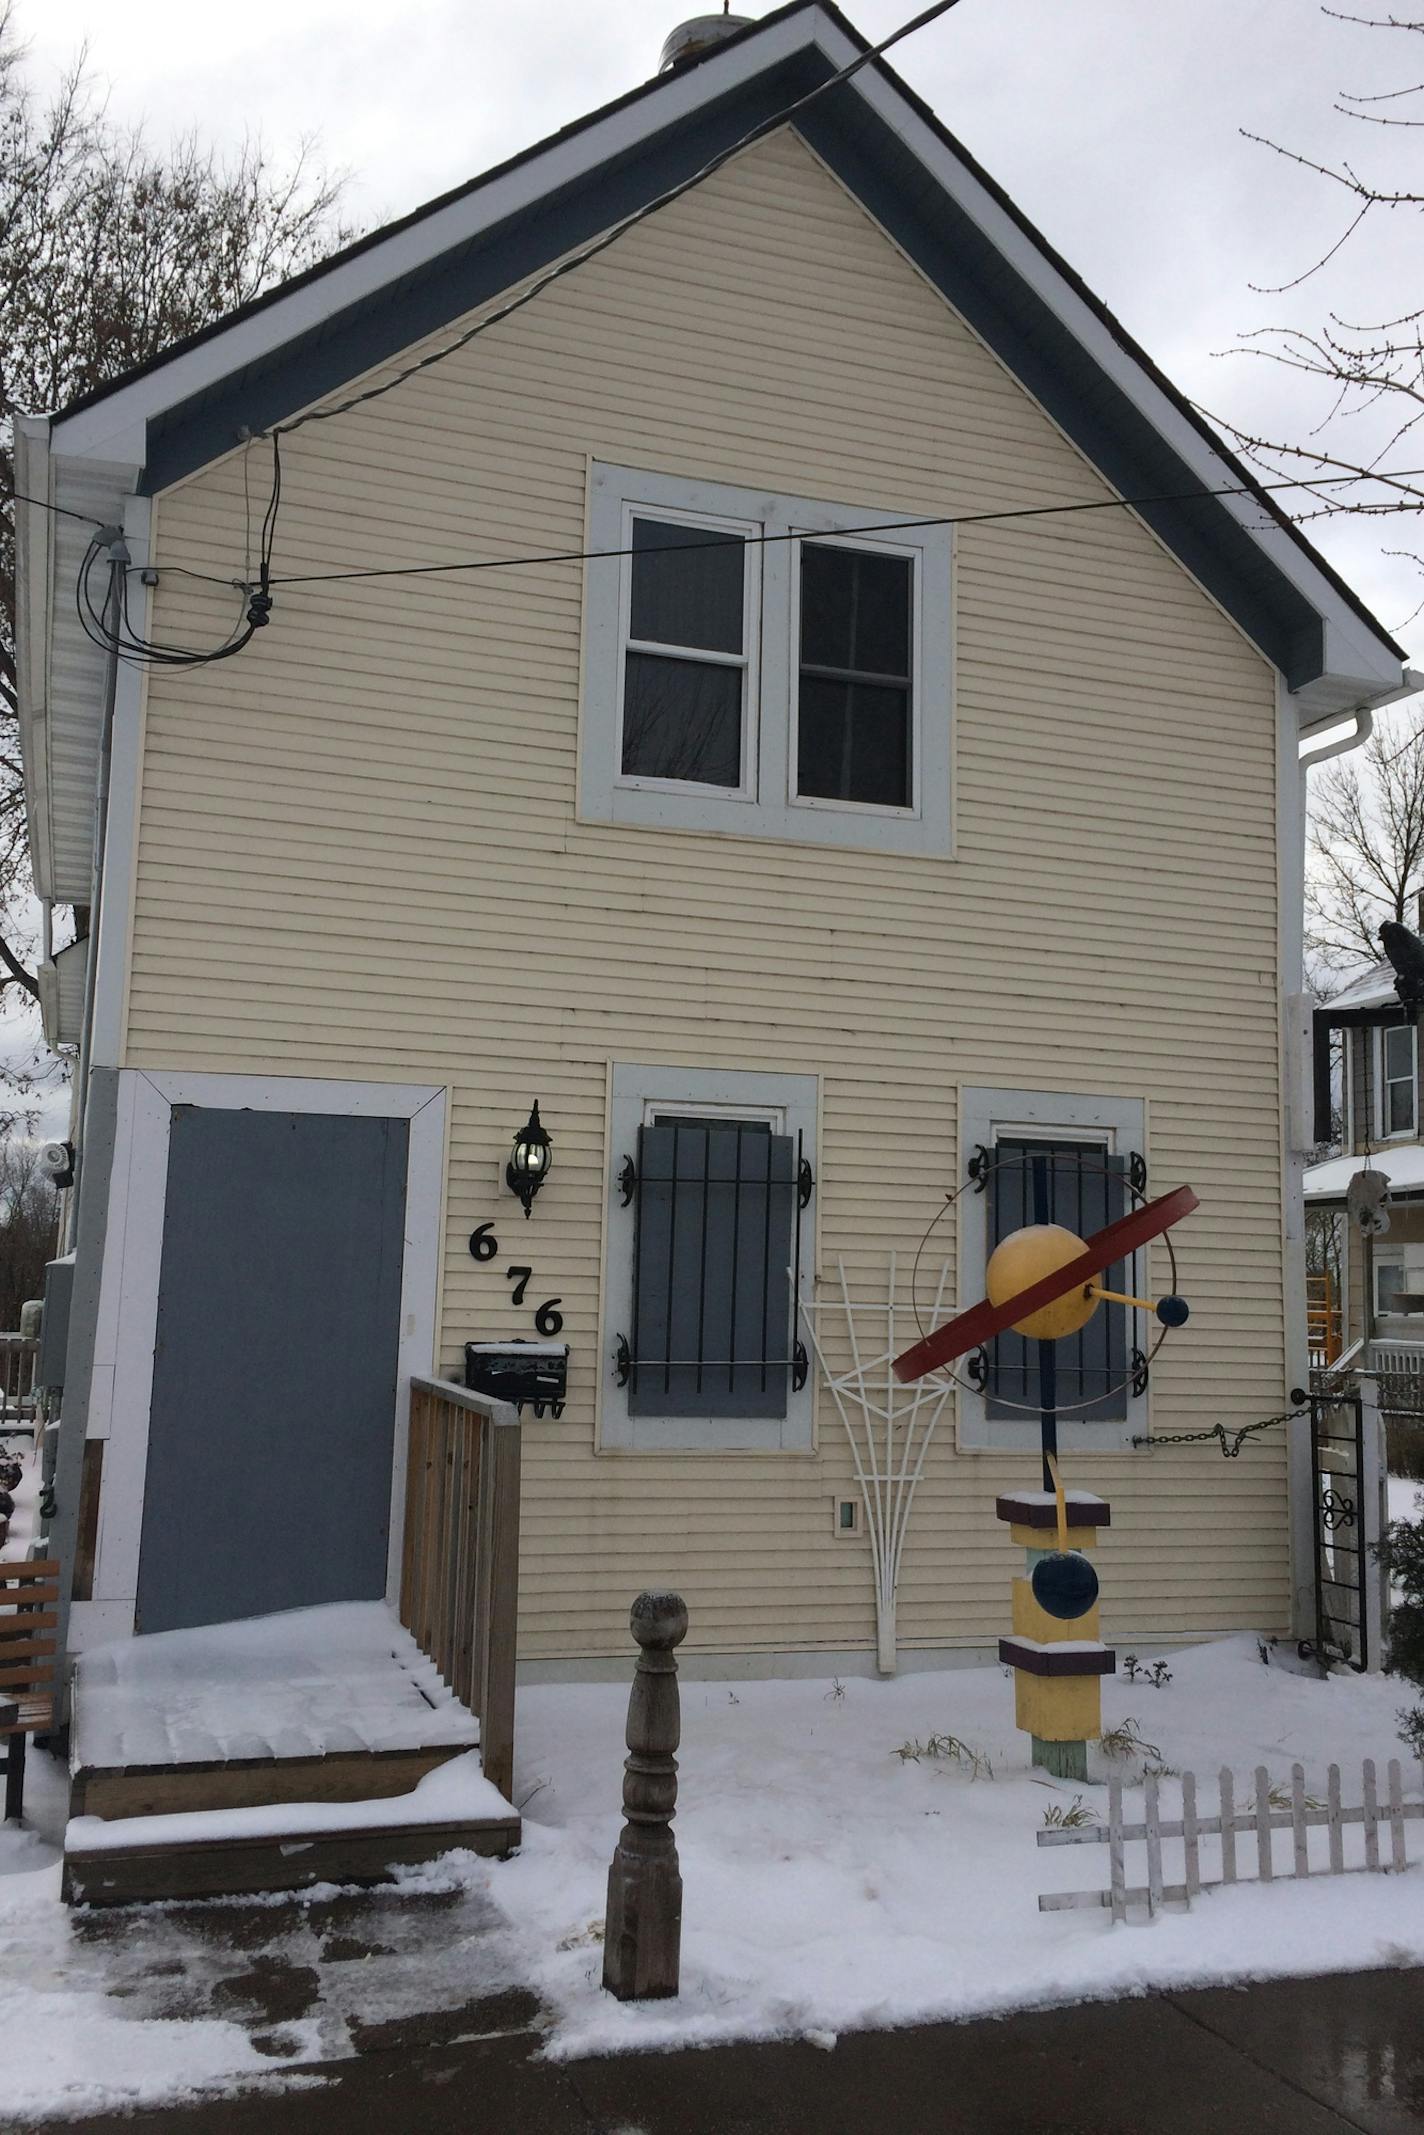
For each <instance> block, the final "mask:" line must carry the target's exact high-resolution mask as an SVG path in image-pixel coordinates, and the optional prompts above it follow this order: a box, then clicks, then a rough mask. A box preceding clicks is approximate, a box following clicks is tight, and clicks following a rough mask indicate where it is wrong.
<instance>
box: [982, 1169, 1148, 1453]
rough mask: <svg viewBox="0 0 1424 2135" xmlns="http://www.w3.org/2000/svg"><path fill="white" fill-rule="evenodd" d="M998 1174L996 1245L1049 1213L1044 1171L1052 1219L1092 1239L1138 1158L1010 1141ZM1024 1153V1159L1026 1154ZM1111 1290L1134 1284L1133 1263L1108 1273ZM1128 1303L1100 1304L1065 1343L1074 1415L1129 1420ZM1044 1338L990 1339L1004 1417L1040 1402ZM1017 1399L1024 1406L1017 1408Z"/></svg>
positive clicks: (992, 1209) (1065, 1375)
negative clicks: (1041, 1196)
mask: <svg viewBox="0 0 1424 2135" xmlns="http://www.w3.org/2000/svg"><path fill="white" fill-rule="evenodd" d="M994 1156H995V1160H996V1167H997V1168H996V1169H995V1170H994V1171H993V1172H992V1173H991V1175H990V1180H989V1250H990V1251H991V1252H992V1251H993V1249H994V1247H995V1246H996V1245H997V1244H998V1242H999V1240H1000V1239H1001V1238H1004V1237H1007V1236H1008V1234H1009V1232H1010V1231H1016V1230H1018V1229H1019V1228H1020V1226H1021V1225H1023V1224H1025V1223H1037V1222H1040V1221H1042V1220H1044V1219H1043V1216H1042V1215H1041V1213H1040V1210H1039V1206H1038V1201H1037V1198H1036V1191H1035V1172H1036V1171H1038V1172H1039V1173H1040V1175H1041V1177H1042V1182H1043V1187H1044V1190H1045V1193H1046V1196H1047V1204H1048V1206H1047V1221H1048V1222H1050V1223H1061V1224H1062V1225H1063V1227H1064V1229H1065V1230H1070V1231H1076V1233H1077V1235H1078V1236H1079V1237H1080V1238H1090V1237H1091V1236H1092V1234H1093V1232H1094V1231H1100V1230H1102V1229H1103V1227H1104V1225H1105V1224H1108V1223H1113V1222H1115V1221H1116V1220H1117V1218H1118V1217H1119V1216H1121V1215H1125V1214H1126V1212H1127V1207H1128V1191H1127V1171H1128V1163H1129V1159H1128V1158H1127V1157H1125V1156H1110V1155H1109V1154H1108V1153H1107V1151H1106V1150H1104V1149H1103V1147H1102V1146H1101V1144H1100V1143H1091V1142H1069V1141H1028V1140H1020V1141H1000V1142H999V1143H998V1144H997V1146H996V1148H995V1151H994ZM1020 1159H1022V1161H1020ZM1099 1279H1100V1281H1101V1282H1102V1283H1103V1285H1104V1287H1105V1288H1106V1289H1109V1290H1128V1289H1131V1287H1132V1268H1131V1263H1130V1262H1123V1261H1119V1262H1118V1263H1117V1264H1116V1265H1115V1266H1113V1267H1111V1268H1108V1269H1106V1270H1105V1271H1104V1273H1103V1274H1102V1276H1101V1277H1100V1278H1099ZM1128 1332H1129V1328H1128V1308H1127V1307H1126V1306H1124V1305H1099V1307H1098V1309H1097V1311H1096V1312H1095V1313H1094V1314H1093V1317H1092V1318H1091V1319H1090V1320H1089V1322H1088V1324H1087V1326H1086V1327H1084V1328H1083V1329H1082V1330H1081V1331H1080V1332H1079V1333H1078V1334H1075V1335H1069V1336H1067V1337H1066V1338H1065V1339H1064V1340H1063V1341H1061V1342H1058V1343H1056V1344H1055V1345H1054V1346H1055V1349H1056V1352H1057V1365H1058V1406H1059V1409H1060V1411H1065V1412H1067V1411H1071V1417H1070V1420H1071V1421H1074V1422H1081V1421H1088V1422H1098V1423H1109V1422H1120V1421H1121V1420H1122V1419H1123V1418H1125V1417H1126V1415H1127V1399H1128V1388H1127V1386H1126V1385H1125V1384H1124V1383H1123V1382H1124V1381H1125V1379H1126V1377H1127V1369H1128V1348H1129V1343H1128ZM1038 1399H1039V1393H1038V1345H1037V1344H1036V1343H1035V1342H1032V1341H1026V1340H1025V1339H1024V1337H1023V1336H1022V1335H1021V1334H1001V1335H1000V1336H999V1337H998V1339H997V1340H996V1341H994V1342H991V1343H990V1345H989V1377H988V1382H987V1385H986V1388H985V1402H986V1410H987V1414H988V1416H989V1417H990V1419H991V1420H994V1421H1004V1420H1007V1419H1008V1418H1010V1417H1014V1416H1018V1415H1021V1414H1022V1412H1023V1410H1024V1409H1025V1408H1028V1409H1032V1410H1035V1411H1036V1410H1037V1407H1038ZM1010 1403H1016V1404H1017V1406H1016V1407H1010V1406H1009V1404H1010Z"/></svg>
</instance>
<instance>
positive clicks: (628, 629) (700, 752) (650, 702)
mask: <svg viewBox="0 0 1424 2135" xmlns="http://www.w3.org/2000/svg"><path fill="white" fill-rule="evenodd" d="M625 526H626V532H627V541H626V544H625V545H626V547H627V549H628V551H629V554H628V557H627V559H626V560H627V566H628V568H627V571H626V572H625V574H624V575H625V582H626V589H627V617H626V624H625V631H624V654H623V704H622V721H621V748H620V751H619V763H620V766H621V771H622V776H623V777H624V778H627V779H636V780H640V781H644V780H653V781H656V782H657V783H659V784H675V785H695V786H710V787H713V788H716V789H718V790H720V791H722V792H724V793H734V794H741V793H744V792H745V791H746V775H747V770H748V764H749V759H750V755H751V750H750V748H749V747H748V739H749V737H748V734H747V721H748V714H749V712H750V711H751V710H753V709H754V708H755V703H756V686H755V685H756V646H757V635H758V633H757V594H758V591H759V580H758V574H757V572H756V570H755V569H754V562H755V553H754V551H753V550H752V549H750V548H749V547H748V546H747V543H746V540H745V538H744V535H743V533H741V532H739V531H738V530H737V529H734V528H732V527H728V526H715V525H713V524H712V523H711V522H710V521H708V520H702V521H695V520H694V521H688V520H685V519H671V518H660V519H655V518H652V517H651V516H649V515H648V514H646V513H643V512H639V511H635V510H633V509H631V508H630V509H629V510H628V512H627V513H626V518H625Z"/></svg>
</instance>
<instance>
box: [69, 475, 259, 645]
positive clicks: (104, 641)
mask: <svg viewBox="0 0 1424 2135" xmlns="http://www.w3.org/2000/svg"><path fill="white" fill-rule="evenodd" d="M281 504H282V450H281V444H280V442H279V440H278V439H277V438H276V437H274V438H273V439H272V488H271V493H270V495H269V497H268V500H267V510H266V512H265V513H264V515H263V519H262V530H261V536H260V539H259V544H258V571H257V582H256V584H255V585H254V584H251V583H249V582H246V581H240V580H227V581H226V583H227V584H228V585H229V586H230V587H231V588H232V589H233V590H234V591H235V592H239V593H240V594H241V595H242V599H243V612H242V615H241V616H240V617H239V619H238V620H237V622H235V623H234V625H233V627H232V629H231V630H230V631H229V633H228V635H227V637H226V638H225V639H224V640H223V642H222V643H221V644H220V645H215V646H194V645H165V644H161V643H159V642H157V641H156V640H154V639H152V638H147V637H143V636H141V635H140V633H139V631H138V630H137V629H136V628H135V625H134V620H133V617H132V616H131V615H130V613H129V577H130V574H131V571H132V569H133V568H134V567H133V566H132V565H131V564H130V563H129V562H128V559H127V558H126V557H125V558H120V559H117V560H118V561H120V563H121V564H122V565H123V568H122V569H121V571H120V574H119V575H120V580H121V590H120V597H119V601H118V604H117V607H118V612H117V614H116V616H115V618H114V623H113V625H112V627H111V626H110V624H109V622H108V620H107V616H106V612H105V611H101V610H100V609H98V608H96V607H95V605H94V597H93V593H92V591H91V579H92V575H93V570H94V565H95V564H96V562H97V561H98V559H99V557H100V555H101V554H102V553H103V549H104V543H103V542H102V541H101V540H99V539H97V538H94V539H91V541H90V543H89V546H88V548H87V549H86V550H85V552H84V559H83V562H82V563H81V564H80V566H79V575H78V578H77V580H76V583H75V589H74V605H75V611H76V613H77V614H78V617H79V624H80V628H81V629H82V630H83V632H84V635H85V636H86V637H87V638H88V639H89V640H90V641H91V643H93V644H95V645H98V646H99V647H100V648H101V649H102V650H103V651H105V652H107V653H110V654H113V655H114V656H115V657H117V658H119V659H122V660H131V661H135V662H138V663H140V664H142V665H144V666H148V667H209V666H211V665H213V664H214V662H216V661H218V660H230V659H231V658H232V657H233V655H234V654H235V653H239V652H241V651H242V650H243V648H244V647H245V646H247V645H250V644H251V642H252V640H253V638H254V637H255V636H256V635H257V632H258V631H259V630H262V629H264V628H265V627H266V625H267V623H268V622H269V621H270V619H271V614H272V592H271V585H272V544H273V542H274V540H275V539H276V533H277V515H278V513H279V511H280V510H281ZM111 560H114V556H113V550H112V549H111ZM141 568H144V569H148V568H149V567H148V566H143V567H141ZM179 568H180V569H181V568H182V567H181V566H179ZM189 575H191V576H195V577H196V576H199V575H205V574H199V573H196V572H195V573H191V574H189ZM107 605H108V604H107V601H106V603H105V609H107Z"/></svg>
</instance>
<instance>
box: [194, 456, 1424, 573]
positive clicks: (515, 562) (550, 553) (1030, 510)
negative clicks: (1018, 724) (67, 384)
mask: <svg viewBox="0 0 1424 2135" xmlns="http://www.w3.org/2000/svg"><path fill="white" fill-rule="evenodd" d="M1417 477H1424V467H1401V468H1396V469H1391V470H1389V471H1388V473H1387V475H1361V474H1340V475H1331V476H1329V477H1328V478H1327V479H1328V480H1330V481H1332V482H1334V483H1336V484H1339V483H1347V482H1362V481H1380V480H1384V479H1388V480H1391V481H1405V480H1409V479H1413V478H1417ZM1304 486H1306V485H1305V483H1304V482H1303V481H1295V482H1289V481H1280V482H1250V483H1240V484H1237V485H1235V486H1233V487H1230V488H1223V489H1180V490H1169V491H1164V492H1161V493H1159V494H1157V495H1155V496H1147V497H1102V498H1095V499H1094V500H1093V502H1091V503H1088V504H1032V505H1020V506H1015V507H1014V508H1012V509H1006V510H1003V511H990V512H946V513H943V514H941V515H937V516H933V517H927V518H923V519H905V518H899V519H869V520H864V521H861V522H859V523H858V524H854V525H849V526H836V527H828V528H824V529H822V530H821V531H819V532H818V533H814V534H807V533H776V534H741V535H734V536H732V537H731V538H732V539H734V540H739V541H741V542H742V543H743V545H744V546H745V547H747V548H770V547H772V546H773V545H774V544H776V543H778V542H789V541H818V540H840V539H842V538H844V537H846V536H849V535H854V534H897V533H909V532H914V531H915V530H916V529H920V528H926V527H936V526H986V525H993V524H995V523H998V522H1002V521H1008V520H1022V519H1050V518H1063V517H1067V516H1068V515H1070V514H1074V513H1077V514H1083V513H1087V512H1102V511H1139V510H1142V509H1144V508H1145V507H1147V506H1149V505H1158V504H1195V503H1198V502H1200V501H1202V500H1203V499H1205V498H1209V497H1251V496H1256V495H1258V494H1259V493H1260V491H1262V490H1263V489H1300V488H1302V487H1304ZM1309 486H1310V487H1312V488H1318V487H1319V486H1320V478H1319V477H1317V476H1311V477H1310V478H1309ZM1420 501H1421V503H1424V497H1421V500H1420ZM728 538H729V537H728V536H727V535H726V534H713V535H709V536H708V538H707V540H706V541H677V542H666V543H662V542H648V543H647V544H646V545H644V544H641V543H640V544H639V546H638V548H637V549H636V550H634V549H632V548H618V549H548V550H544V551H541V552H540V553H538V554H533V555H527V556H490V557H476V558H472V559H470V560H468V561H465V562H461V563H412V564H390V565H385V564H380V565H372V566H371V567H369V568H366V569H362V570H356V571H297V572H287V573H283V574H279V575H277V576H275V577H274V578H273V579H272V584H273V585H274V586H312V585H330V584H334V583H339V582H341V581H344V580H350V579H364V578H429V577H438V576H440V575H442V574H444V573H448V572H452V571H512V570H518V569H521V568H524V567H526V566H530V565H535V564H555V563H598V562H600V561H603V560H605V559H606V560H608V561H610V562H611V561H613V560H615V559H617V558H619V557H624V556H632V555H635V554H636V555H639V556H651V555H659V554H661V553H663V552H664V551H665V550H672V549H674V548H675V549H676V550H677V552H678V553H679V554H680V555H682V554H687V553H689V552H694V551H696V550H698V549H706V548H719V547H722V546H724V545H725V544H726V542H727V540H728ZM160 568H163V567H162V566H160ZM194 575H201V574H194ZM213 583H214V584H221V585H231V584H232V583H233V581H232V580H231V579H217V578H214V580H213Z"/></svg>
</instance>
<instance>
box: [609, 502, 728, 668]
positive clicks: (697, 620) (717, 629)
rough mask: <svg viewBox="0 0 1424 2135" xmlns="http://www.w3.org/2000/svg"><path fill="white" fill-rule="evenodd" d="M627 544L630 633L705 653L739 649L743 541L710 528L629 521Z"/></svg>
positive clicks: (645, 520)
mask: <svg viewBox="0 0 1424 2135" xmlns="http://www.w3.org/2000/svg"><path fill="white" fill-rule="evenodd" d="M708 543H711V546H710V547H709V546H708ZM632 546H633V549H634V552H635V553H634V556H633V604H632V613H631V617H630V623H629V632H630V635H631V636H632V637H634V638H642V639H645V640H647V641H648V642H649V643H651V644H654V645H695V646H700V647H703V648H704V649H705V650H706V651H708V652H741V651H742V650H743V649H744V646H743V628H742V606H743V600H744V596H745V592H746V544H745V543H744V542H742V541H740V540H739V539H738V538H737V536H736V535H735V534H721V533H718V532H716V531H715V530H714V529H713V528H711V527H705V526H679V525H675V524H674V523H672V522H671V521H669V520H664V519H635V520H634V521H633V542H632Z"/></svg>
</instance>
